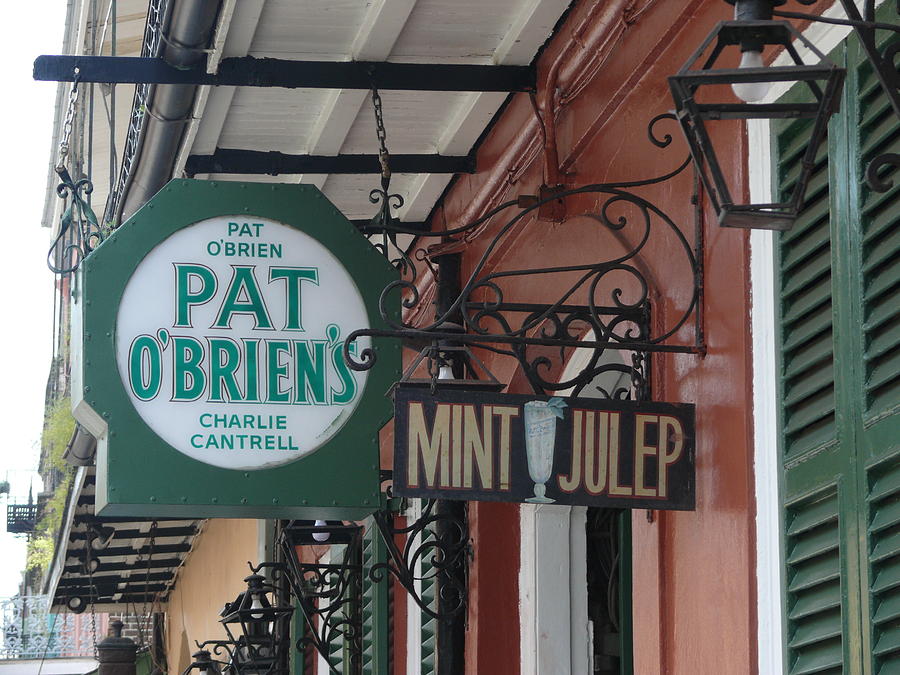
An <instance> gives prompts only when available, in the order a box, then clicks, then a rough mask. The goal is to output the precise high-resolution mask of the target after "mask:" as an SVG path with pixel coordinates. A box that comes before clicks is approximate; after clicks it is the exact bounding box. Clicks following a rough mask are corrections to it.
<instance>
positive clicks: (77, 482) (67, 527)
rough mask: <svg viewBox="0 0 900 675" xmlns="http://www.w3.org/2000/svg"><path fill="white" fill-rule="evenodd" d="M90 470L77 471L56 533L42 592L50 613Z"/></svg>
mask: <svg viewBox="0 0 900 675" xmlns="http://www.w3.org/2000/svg"><path fill="white" fill-rule="evenodd" d="M87 472H88V468H87V467H85V466H79V467H78V469H76V471H75V476H74V478H73V480H72V487H71V489H70V490H69V499H68V500H67V501H66V508H65V510H64V511H63V516H62V525H60V528H59V532H57V533H56V542H55V548H54V551H53V562H52V563H51V564H50V569H48V570H47V576H46V577H45V579H44V588H43V589H42V592H43V594H44V595H47V596H48V600H47V602H48V607H47V609H48V611H52V609H53V600H54V598H56V588H57V586H59V580H60V579H61V578H62V575H63V571H64V570H65V567H66V557H67V556H68V553H69V547H68V541H69V535H70V534H71V532H72V523H73V521H74V520H75V509H77V508H78V497H79V496H80V495H81V490H82V488H83V487H84V479H85V478H86V476H87Z"/></svg>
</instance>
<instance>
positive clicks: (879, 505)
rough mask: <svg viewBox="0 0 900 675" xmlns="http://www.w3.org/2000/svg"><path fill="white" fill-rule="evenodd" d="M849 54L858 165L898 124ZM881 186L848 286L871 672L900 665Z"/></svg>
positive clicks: (890, 314) (889, 275)
mask: <svg viewBox="0 0 900 675" xmlns="http://www.w3.org/2000/svg"><path fill="white" fill-rule="evenodd" d="M850 58H851V59H852V60H853V62H854V63H856V64H857V68H856V70H855V74H856V82H855V85H856V90H857V91H858V95H857V96H856V100H857V101H858V102H859V106H858V109H857V115H858V128H859V134H858V143H859V157H860V160H859V161H860V165H859V168H860V170H862V169H863V168H864V167H865V166H866V165H868V163H869V161H870V160H871V159H872V158H873V157H875V156H877V155H879V154H882V153H885V152H892V153H900V125H898V123H897V117H896V115H895V113H894V111H893V109H892V108H891V106H890V103H889V101H888V98H887V96H885V94H884V91H883V90H882V88H881V85H880V84H879V83H878V81H877V79H876V77H875V75H874V73H873V71H872V68H871V66H870V65H869V64H868V63H867V62H866V60H865V58H864V57H863V54H862V50H861V49H860V47H859V46H858V45H854V46H853V47H851V52H850ZM894 183H895V184H894V187H893V188H892V189H890V190H889V191H888V192H886V193H879V192H873V191H872V190H870V189H869V188H868V187H867V186H866V185H864V184H863V185H861V186H860V188H861V189H860V192H859V212H860V217H859V227H858V228H853V229H852V230H851V234H852V236H853V237H854V239H853V240H852V242H853V245H854V246H853V248H854V250H855V251H856V252H857V254H858V255H857V258H856V260H855V261H854V262H857V263H858V264H859V272H858V273H857V274H855V275H853V282H854V284H855V288H853V292H854V294H855V296H856V298H857V302H854V303H852V308H853V309H855V310H856V311H857V312H858V315H857V316H855V317H854V323H855V324H856V325H859V326H861V329H862V330H861V331H859V332H858V333H857V338H858V339H859V340H860V344H859V348H858V350H857V351H856V352H855V353H858V354H860V355H861V357H862V358H861V362H860V363H859V364H858V368H857V373H856V375H857V377H856V378H855V384H856V387H857V391H856V392H855V393H856V400H857V402H858V405H859V415H858V417H857V418H856V419H857V429H856V431H857V437H858V439H859V446H860V447H859V453H860V459H861V460H862V462H861V463H862V464H863V465H864V467H865V468H864V473H865V475H863V476H861V481H860V482H861V490H862V491H863V494H864V495H865V497H866V502H867V506H868V508H867V509H861V511H862V512H863V513H865V515H866V521H865V522H864V523H863V526H864V527H865V529H866V531H867V535H868V537H867V539H868V540H867V550H866V552H865V554H866V555H865V557H866V558H867V559H868V568H867V570H866V572H867V575H866V576H867V577H868V584H867V585H868V591H869V594H868V597H864V606H866V609H867V610H868V611H867V615H869V616H870V617H871V622H870V625H869V626H868V630H867V634H866V636H865V637H866V639H867V640H868V641H869V643H870V644H871V651H872V658H871V672H873V673H878V674H882V673H883V674H885V675H887V674H888V673H898V672H900V461H898V456H900V297H898V290H900V176H895V178H894Z"/></svg>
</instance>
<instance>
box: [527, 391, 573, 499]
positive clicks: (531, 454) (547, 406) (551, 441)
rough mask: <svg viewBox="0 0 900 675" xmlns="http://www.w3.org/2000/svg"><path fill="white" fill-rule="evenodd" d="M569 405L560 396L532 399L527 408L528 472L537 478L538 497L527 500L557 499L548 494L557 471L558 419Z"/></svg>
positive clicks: (535, 487)
mask: <svg viewBox="0 0 900 675" xmlns="http://www.w3.org/2000/svg"><path fill="white" fill-rule="evenodd" d="M565 406H566V404H565V403H564V402H563V400H562V399H560V398H556V397H554V398H551V399H550V400H549V401H528V403H526V404H525V405H524V406H523V407H524V410H525V455H526V457H527V459H528V475H529V476H531V480H533V481H534V497H529V498H528V499H526V500H525V501H527V502H532V503H536V504H552V503H553V502H554V501H556V500H555V499H551V498H550V497H547V496H546V492H547V485H546V483H547V481H548V480H550V475H551V474H552V473H553V451H554V445H555V443H556V420H557V419H562V417H563V412H562V408H564V407H565Z"/></svg>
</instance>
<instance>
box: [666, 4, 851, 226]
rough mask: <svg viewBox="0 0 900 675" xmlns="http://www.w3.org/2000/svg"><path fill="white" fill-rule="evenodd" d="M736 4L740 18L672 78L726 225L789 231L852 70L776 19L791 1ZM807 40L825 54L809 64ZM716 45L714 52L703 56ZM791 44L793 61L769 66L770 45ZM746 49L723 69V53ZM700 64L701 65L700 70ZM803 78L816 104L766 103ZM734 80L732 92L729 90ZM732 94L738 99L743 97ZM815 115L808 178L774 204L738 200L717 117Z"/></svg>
mask: <svg viewBox="0 0 900 675" xmlns="http://www.w3.org/2000/svg"><path fill="white" fill-rule="evenodd" d="M728 2H730V3H731V4H734V5H735V16H736V20H735V21H723V22H721V23H719V24H718V25H717V26H716V27H715V28H714V29H713V31H712V32H711V33H710V34H709V36H708V37H707V38H706V40H704V41H703V44H701V45H700V47H699V48H698V49H697V51H696V52H694V53H693V54H692V55H691V57H690V59H689V60H688V62H687V63H686V64H685V65H684V66H683V67H682V68H681V70H679V71H678V73H677V74H675V75H673V76H671V77H670V78H669V87H670V88H671V90H672V97H673V98H674V100H675V112H676V115H677V117H678V120H679V122H680V123H681V127H682V130H683V131H684V135H685V137H686V138H687V142H688V145H689V146H690V150H691V155H692V156H693V159H694V164H695V166H696V167H697V170H698V173H699V174H700V177H701V180H702V181H703V184H704V187H705V188H706V190H707V192H708V193H709V196H710V199H711V200H712V203H713V206H714V207H715V209H716V213H717V215H718V217H719V224H720V225H722V226H724V227H741V228H761V229H771V230H788V229H790V228H791V226H792V225H793V223H794V220H795V218H796V217H797V214H798V212H799V211H800V208H801V206H802V204H803V197H804V194H805V192H806V186H807V183H808V182H809V178H810V175H811V173H812V170H813V165H814V161H815V157H816V151H817V150H818V147H819V144H820V143H821V142H822V139H823V138H824V137H825V133H826V131H827V126H828V119H829V117H830V116H831V114H832V113H833V112H835V111H836V110H837V108H838V107H839V105H840V93H841V87H842V86H843V82H844V70H843V69H842V68H839V67H837V66H836V65H835V64H834V63H832V62H831V61H830V60H829V59H828V58H826V57H825V56H824V55H823V54H822V53H821V52H820V51H819V50H818V49H816V47H815V46H814V45H813V44H812V43H811V42H810V41H809V40H807V39H806V38H804V37H803V36H802V35H801V34H800V33H799V32H798V31H797V30H796V29H794V28H793V26H791V25H790V24H789V23H788V22H786V21H772V20H770V19H771V17H772V11H773V7H774V6H776V5H780V4H782V3H783V2H784V0H728ZM795 43H796V44H800V45H803V47H805V48H806V49H808V50H809V52H810V53H812V54H814V55H815V57H816V58H817V59H818V63H816V64H815V65H806V64H804V62H803V60H802V59H801V58H800V55H799V53H798V52H797V48H796V46H795ZM711 45H714V46H713V48H712V51H711V52H710V53H709V56H708V57H707V58H706V59H705V60H704V61H702V63H701V59H702V57H703V55H704V53H706V51H707V49H708V48H709V47H710V46H711ZM767 46H770V47H776V48H783V49H784V50H785V51H786V52H787V53H788V54H789V55H790V57H791V60H792V61H793V65H788V66H768V67H766V66H764V64H763V59H762V54H763V50H764V49H765V47H767ZM737 49H740V51H741V54H742V56H741V65H740V67H738V68H717V67H716V64H717V62H718V61H719V60H720V57H722V56H723V54H726V53H727V52H728V51H734V50H737ZM698 64H699V67H697V66H698ZM776 82H801V83H803V84H804V85H806V88H807V89H808V91H809V92H810V94H811V96H810V102H808V103H802V102H801V103H759V102H757V101H758V100H760V99H762V98H764V97H765V95H766V92H767V91H768V88H769V85H770V84H772V83H776ZM723 85H731V87H730V89H731V91H730V92H727V93H726V92H723V91H722V90H727V89H728V88H727V87H724V86H723ZM732 92H733V94H734V95H735V96H737V97H738V99H743V100H737V101H735V100H734V98H733V97H732ZM779 118H808V119H810V120H812V123H811V125H810V136H809V140H808V143H807V145H806V151H805V154H804V157H803V160H802V162H801V169H800V175H799V176H798V177H797V180H796V182H795V183H794V187H793V190H792V191H791V193H790V194H789V195H786V198H785V199H784V200H783V201H779V202H774V203H769V204H736V203H735V201H734V199H733V198H732V195H731V192H730V190H729V188H728V181H727V180H726V179H725V176H724V175H723V173H722V166H721V162H720V160H719V158H718V157H717V156H716V150H715V148H714V147H713V143H712V140H711V138H710V134H709V132H708V130H707V124H708V123H709V122H711V121H716V120H735V119H779Z"/></svg>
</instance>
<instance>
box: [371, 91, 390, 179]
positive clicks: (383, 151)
mask: <svg viewBox="0 0 900 675" xmlns="http://www.w3.org/2000/svg"><path fill="white" fill-rule="evenodd" d="M372 107H373V108H374V109H375V135H376V136H377V137H378V163H379V164H381V188H382V189H383V190H384V191H385V193H387V190H388V187H389V186H390V184H391V167H390V163H389V161H388V160H389V159H390V155H389V153H388V149H387V131H386V130H385V128H384V113H383V112H382V109H381V95H380V94H379V93H378V89H376V88H375V87H372Z"/></svg>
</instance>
